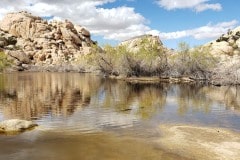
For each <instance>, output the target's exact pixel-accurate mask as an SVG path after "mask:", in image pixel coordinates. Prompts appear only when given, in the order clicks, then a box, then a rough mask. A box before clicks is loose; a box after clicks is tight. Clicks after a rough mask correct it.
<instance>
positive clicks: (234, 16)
mask: <svg viewBox="0 0 240 160" xmlns="http://www.w3.org/2000/svg"><path fill="white" fill-rule="evenodd" d="M239 6H240V1H238V0H71V1H69V0H1V4H0V18H1V17H3V16H4V14H6V13H8V12H13V11H21V10H26V11H29V12H31V13H32V14H34V15H37V16H41V17H51V18H53V19H57V20H64V19H69V20H71V21H72V22H74V23H75V24H78V25H82V26H85V27H86V28H87V29H89V30H90V32H91V34H92V38H93V39H94V40H97V41H98V42H99V44H101V45H104V44H106V43H110V44H117V43H119V42H120V41H122V40H126V39H128V38H131V37H134V36H138V35H142V34H154V35H159V36H160V39H161V40H162V41H163V43H164V45H166V46H167V47H169V48H176V47H177V45H178V43H179V42H182V41H184V42H187V43H189V44H190V45H191V46H194V45H201V44H204V43H207V42H208V41H211V40H214V39H216V38H217V37H219V36H220V35H221V34H223V33H225V32H227V30H228V29H233V28H235V27H237V26H238V25H239V22H240V16H239V14H238V13H239Z"/></svg>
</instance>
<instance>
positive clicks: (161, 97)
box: [95, 80, 168, 118]
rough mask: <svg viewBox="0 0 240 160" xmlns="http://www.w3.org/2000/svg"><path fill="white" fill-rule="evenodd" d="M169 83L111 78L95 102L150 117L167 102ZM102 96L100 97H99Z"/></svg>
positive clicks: (116, 109)
mask: <svg viewBox="0 0 240 160" xmlns="http://www.w3.org/2000/svg"><path fill="white" fill-rule="evenodd" d="M167 86H168V85H167V84H130V83H126V82H123V81H116V80H109V81H107V82H106V83H104V85H103V86H102V88H101V89H100V91H99V93H98V96H97V98H96V100H95V102H97V103H98V101H99V99H101V104H99V105H101V106H102V107H106V108H110V109H114V110H115V111H117V112H120V113H126V114H135V115H138V116H140V117H141V118H150V117H151V116H153V115H154V114H155V113H156V112H157V111H158V110H162V109H163V107H164V106H165V104H166V96H167V89H166V88H167ZM99 97H100V98H99Z"/></svg>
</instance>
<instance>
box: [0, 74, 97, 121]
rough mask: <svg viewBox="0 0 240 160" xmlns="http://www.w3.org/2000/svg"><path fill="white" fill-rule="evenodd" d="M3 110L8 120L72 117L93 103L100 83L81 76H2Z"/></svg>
mask: <svg viewBox="0 0 240 160" xmlns="http://www.w3.org/2000/svg"><path fill="white" fill-rule="evenodd" d="M2 77H4V79H5V80H6V79H7V80H6V81H4V83H5V85H4V87H3V90H1V91H0V99H1V102H0V107H1V108H3V113H4V116H5V117H6V118H23V119H31V118H39V117H41V116H42V115H44V114H51V115H64V116H68V115H71V114H72V113H73V112H74V111H75V110H76V109H77V108H80V107H83V106H86V105H88V104H89V103H90V99H91V98H90V97H91V94H92V93H93V92H96V91H97V90H98V89H97V88H98V86H99V85H100V83H101V81H100V80H99V78H97V77H95V76H91V77H89V75H80V74H58V73H56V74H53V73H25V74H10V75H2Z"/></svg>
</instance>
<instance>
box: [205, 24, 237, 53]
mask: <svg viewBox="0 0 240 160" xmlns="http://www.w3.org/2000/svg"><path fill="white" fill-rule="evenodd" d="M239 38H240V27H237V28H235V29H233V30H229V31H228V32H227V33H226V34H223V35H222V36H221V37H220V38H218V39H217V40H216V41H213V42H211V43H208V44H206V45H205V46H208V47H210V52H211V53H212V54H213V55H216V56H217V55H220V54H222V55H230V56H232V55H238V48H240V40H239Z"/></svg>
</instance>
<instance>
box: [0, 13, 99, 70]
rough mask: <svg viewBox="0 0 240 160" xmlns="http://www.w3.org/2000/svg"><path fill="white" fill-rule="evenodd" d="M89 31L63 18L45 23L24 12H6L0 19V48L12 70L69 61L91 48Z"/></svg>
mask: <svg viewBox="0 0 240 160" xmlns="http://www.w3.org/2000/svg"><path fill="white" fill-rule="evenodd" d="M92 44H95V42H94V41H92V40H91V35H90V32H89V31H88V30H87V29H85V28H84V27H82V26H79V25H74V24H73V23H72V22H70V21H68V20H65V21H64V22H61V21H52V22H48V21H46V20H44V19H42V18H40V17H37V16H34V15H32V14H30V13H28V12H17V13H9V14H7V15H6V16H5V17H4V18H3V19H2V20H1V21H0V49H1V50H3V51H4V52H5V53H6V54H7V55H8V57H9V59H11V60H12V61H13V62H14V64H15V69H16V70H25V69H28V68H29V66H39V67H41V66H59V65H62V64H71V63H72V62H74V61H75V60H77V58H78V57H79V56H80V55H82V54H88V53H89V52H90V51H91V46H92Z"/></svg>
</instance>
